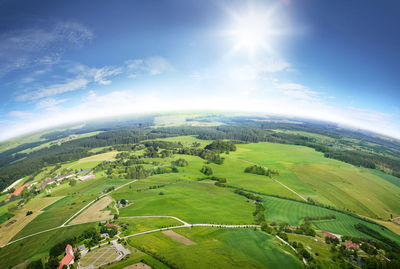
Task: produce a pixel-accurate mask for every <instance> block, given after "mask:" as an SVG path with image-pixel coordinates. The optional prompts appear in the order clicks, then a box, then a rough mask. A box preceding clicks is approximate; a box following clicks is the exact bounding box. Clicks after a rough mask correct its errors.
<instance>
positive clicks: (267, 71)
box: [0, 0, 400, 140]
mask: <svg viewBox="0 0 400 269" xmlns="http://www.w3.org/2000/svg"><path fill="white" fill-rule="evenodd" d="M399 12H400V2H398V1H395V0H392V1H389V0H384V1H379V3H378V2H376V1H370V0H364V1H361V0H360V1H355V0H352V1H314V0H296V1H294V0H270V1H207V0H206V1H188V0H185V1H184V0H181V1H176V0H171V1H161V0H160V1H152V0H147V1H113V3H112V4H110V2H109V1H34V2H33V1H19V0H13V1H4V0H3V1H0V100H1V102H0V140H4V139H7V138H10V137H13V136H16V135H19V134H23V133H26V132H30V131H34V130H37V129H40V128H46V127H50V126H54V125H57V124H62V123H70V122H75V121H80V120H87V119H93V118H97V117H103V116H112V115H121V114H127V113H142V112H153V111H157V112H158V111H176V110H240V111H250V112H266V113H271V114H278V115H285V116H293V115H294V116H300V117H309V118H316V119H322V120H328V121H334V122H338V123H340V124H343V125H344V126H353V127H356V128H363V129H367V130H372V131H376V132H379V133H383V134H387V135H390V136H393V137H397V138H400V102H399V100H400V89H399V85H400V76H399V75H398V70H400V51H399V49H398V48H399V47H400V35H399V34H398V29H400V18H399V16H398V14H399Z"/></svg>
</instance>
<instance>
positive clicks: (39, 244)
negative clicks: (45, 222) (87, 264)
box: [0, 224, 95, 268]
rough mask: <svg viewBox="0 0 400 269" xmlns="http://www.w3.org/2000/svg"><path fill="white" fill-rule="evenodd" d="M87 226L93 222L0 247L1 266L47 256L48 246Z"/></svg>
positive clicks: (90, 225) (6, 266)
mask: <svg viewBox="0 0 400 269" xmlns="http://www.w3.org/2000/svg"><path fill="white" fill-rule="evenodd" d="M89 227H95V224H82V225H76V226H72V227H66V228H63V229H58V230H55V231H50V232H47V233H43V234H40V235H37V236H33V237H30V238H27V239H24V240H21V241H20V242H18V243H15V244H12V245H9V246H7V247H4V248H1V249H0V261H1V266H2V268H9V267H10V266H16V265H18V264H21V263H24V262H25V264H27V263H28V262H29V261H33V260H36V259H39V258H43V257H45V256H48V255H49V250H50V248H51V247H53V246H54V245H55V244H57V243H59V242H62V241H64V240H65V239H66V238H69V237H70V236H73V235H78V234H80V233H82V232H83V231H84V230H86V229H87V228H89ZM23 267H24V266H22V268H23Z"/></svg>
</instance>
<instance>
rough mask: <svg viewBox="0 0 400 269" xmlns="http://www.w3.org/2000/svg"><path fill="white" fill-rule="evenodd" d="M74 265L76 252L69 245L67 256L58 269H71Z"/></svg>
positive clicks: (66, 249) (66, 250)
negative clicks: (64, 268)
mask: <svg viewBox="0 0 400 269" xmlns="http://www.w3.org/2000/svg"><path fill="white" fill-rule="evenodd" d="M73 263H74V250H73V249H72V246H71V245H67V247H66V248H65V256H64V258H63V259H62V260H61V262H60V264H59V265H58V267H57V269H62V268H63V266H64V265H66V266H67V267H69V266H70V265H71V264H73Z"/></svg>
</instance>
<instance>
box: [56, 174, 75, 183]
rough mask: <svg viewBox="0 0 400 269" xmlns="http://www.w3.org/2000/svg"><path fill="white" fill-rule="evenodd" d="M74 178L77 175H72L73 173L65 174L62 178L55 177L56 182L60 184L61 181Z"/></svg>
mask: <svg viewBox="0 0 400 269" xmlns="http://www.w3.org/2000/svg"><path fill="white" fill-rule="evenodd" d="M74 176H75V174H74V173H72V172H70V173H68V174H65V175H62V176H57V177H55V178H54V179H55V180H56V181H58V182H61V181H63V180H64V179H66V178H70V177H74Z"/></svg>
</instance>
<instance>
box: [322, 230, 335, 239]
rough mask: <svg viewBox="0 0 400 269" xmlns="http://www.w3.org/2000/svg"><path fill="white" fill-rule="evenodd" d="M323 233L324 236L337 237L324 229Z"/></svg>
mask: <svg viewBox="0 0 400 269" xmlns="http://www.w3.org/2000/svg"><path fill="white" fill-rule="evenodd" d="M322 234H323V235H324V236H326V237H329V238H332V239H335V238H337V236H336V235H334V234H331V233H328V232H325V231H322Z"/></svg>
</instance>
